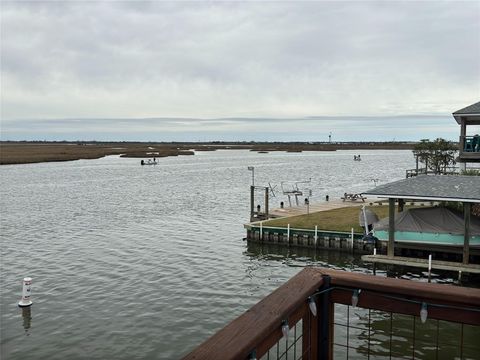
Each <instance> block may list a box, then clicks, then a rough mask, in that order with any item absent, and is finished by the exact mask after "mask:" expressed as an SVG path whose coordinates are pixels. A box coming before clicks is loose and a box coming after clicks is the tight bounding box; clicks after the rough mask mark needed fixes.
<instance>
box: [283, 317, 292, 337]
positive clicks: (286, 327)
mask: <svg viewBox="0 0 480 360" xmlns="http://www.w3.org/2000/svg"><path fill="white" fill-rule="evenodd" d="M289 330H290V328H289V327H288V321H287V320H283V321H282V334H283V336H284V337H288V331H289Z"/></svg>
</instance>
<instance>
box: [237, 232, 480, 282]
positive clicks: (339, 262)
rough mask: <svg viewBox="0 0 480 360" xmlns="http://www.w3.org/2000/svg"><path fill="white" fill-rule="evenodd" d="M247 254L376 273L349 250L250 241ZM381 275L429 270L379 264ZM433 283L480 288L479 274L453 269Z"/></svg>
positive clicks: (421, 276)
mask: <svg viewBox="0 0 480 360" xmlns="http://www.w3.org/2000/svg"><path fill="white" fill-rule="evenodd" d="M244 255H245V256H248V257H250V258H252V259H256V260H259V261H276V262H281V263H282V264H285V265H287V266H290V267H305V266H321V267H326V268H330V269H337V270H347V271H354V272H362V273H364V274H373V266H372V264H371V263H364V262H363V261H362V259H361V255H356V254H350V253H345V252H341V251H336V250H333V249H329V250H327V249H312V248H303V247H294V246H285V245H278V244H266V243H256V242H252V241H248V244H247V249H246V251H245V252H244ZM375 273H376V275H377V276H386V277H391V278H400V279H406V280H415V281H421V282H427V281H428V273H427V272H426V271H425V270H424V269H421V268H411V267H404V266H400V265H386V264H377V265H376V271H375ZM431 282H432V283H438V284H454V285H462V286H468V287H477V288H478V287H480V275H479V274H463V275H462V281H461V282H460V281H458V278H456V277H455V273H454V272H451V271H440V270H436V271H435V272H432V275H431Z"/></svg>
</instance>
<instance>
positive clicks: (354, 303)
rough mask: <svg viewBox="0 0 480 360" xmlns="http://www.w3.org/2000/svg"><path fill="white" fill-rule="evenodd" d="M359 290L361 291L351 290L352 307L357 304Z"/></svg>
mask: <svg viewBox="0 0 480 360" xmlns="http://www.w3.org/2000/svg"><path fill="white" fill-rule="evenodd" d="M361 292H362V289H356V290H353V295H352V306H353V307H356V306H357V304H358V296H359V295H360V293H361Z"/></svg>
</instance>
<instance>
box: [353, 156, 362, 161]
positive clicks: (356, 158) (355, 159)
mask: <svg viewBox="0 0 480 360" xmlns="http://www.w3.org/2000/svg"><path fill="white" fill-rule="evenodd" d="M353 160H354V161H362V158H361V157H360V155H353Z"/></svg>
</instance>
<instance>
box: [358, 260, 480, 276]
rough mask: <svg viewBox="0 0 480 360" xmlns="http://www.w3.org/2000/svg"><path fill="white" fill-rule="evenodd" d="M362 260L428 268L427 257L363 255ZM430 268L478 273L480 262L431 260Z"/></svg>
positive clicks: (479, 271)
mask: <svg viewBox="0 0 480 360" xmlns="http://www.w3.org/2000/svg"><path fill="white" fill-rule="evenodd" d="M362 260H363V261H365V262H371V263H375V264H389V265H401V266H409V267H417V268H425V269H428V265H429V264H428V259H419V258H411V257H404V256H394V257H389V256H386V255H363V256H362ZM431 269H432V270H447V271H461V272H464V273H471V274H480V264H461V263H458V262H453V261H441V260H432V262H431Z"/></svg>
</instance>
